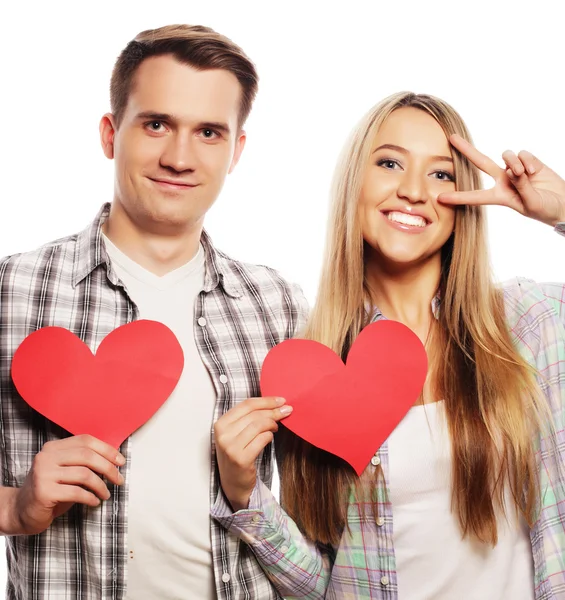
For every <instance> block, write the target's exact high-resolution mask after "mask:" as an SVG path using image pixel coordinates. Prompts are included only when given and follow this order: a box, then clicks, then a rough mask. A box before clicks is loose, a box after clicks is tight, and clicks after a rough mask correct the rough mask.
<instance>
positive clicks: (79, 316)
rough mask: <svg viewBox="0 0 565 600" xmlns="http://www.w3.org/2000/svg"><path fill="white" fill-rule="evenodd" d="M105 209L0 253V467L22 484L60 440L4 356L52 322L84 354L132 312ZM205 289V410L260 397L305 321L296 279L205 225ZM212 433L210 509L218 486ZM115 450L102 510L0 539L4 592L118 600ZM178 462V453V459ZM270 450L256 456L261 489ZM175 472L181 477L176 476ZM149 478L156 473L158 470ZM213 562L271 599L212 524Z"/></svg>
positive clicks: (121, 521) (121, 543)
mask: <svg viewBox="0 0 565 600" xmlns="http://www.w3.org/2000/svg"><path fill="white" fill-rule="evenodd" d="M109 206H110V205H109V204H107V205H105V206H104V207H103V208H102V210H101V212H100V213H99V215H98V216H97V218H96V220H95V221H94V222H93V223H92V224H91V226H90V227H88V229H86V230H85V231H83V232H82V233H80V234H78V235H75V236H71V237H68V238H65V239H62V240H58V241H56V242H53V243H51V244H47V245H45V246H43V247H41V248H39V249H38V250H36V251H34V252H29V253H25V254H19V255H15V256H11V257H8V258H5V259H3V260H2V261H0V328H1V334H0V394H1V395H0V475H1V477H2V484H3V485H4V486H10V487H19V486H21V485H22V484H23V482H24V479H25V478H26V475H27V473H28V472H29V470H30V467H31V464H32V461H33V458H34V456H35V454H37V452H39V451H40V449H41V447H42V446H43V444H44V443H45V442H47V441H48V440H52V439H58V438H61V437H64V436H65V435H68V434H66V433H65V432H64V431H63V430H61V429H60V428H59V427H57V426H56V425H54V424H53V423H51V422H49V421H47V420H46V419H44V418H43V417H42V416H40V415H39V414H38V413H36V412H35V411H33V410H32V409H31V408H29V407H28V406H27V404H25V402H24V401H23V400H22V399H21V398H20V396H19V395H18V393H17V392H16V390H15V388H14V385H13V383H12V380H11V377H10V366H11V361H12V356H13V354H14V352H15V350H16V349H17V347H18V346H19V344H20V343H21V342H22V340H23V339H24V338H25V337H26V336H27V335H29V334H30V333H31V332H33V331H35V330H36V329H39V328H41V327H46V326H49V325H57V326H60V327H66V328H67V329H69V330H71V331H72V332H73V333H75V334H76V335H78V336H79V337H80V338H81V339H82V340H83V341H84V342H85V343H86V344H88V346H89V347H90V348H91V350H92V351H95V350H96V348H97V347H98V345H99V344H100V342H101V341H102V339H103V338H104V337H105V336H106V335H107V334H108V333H110V332H111V331H113V330H114V329H115V328H116V327H119V326H120V325H124V324H125V323H128V322H130V321H132V320H135V319H136V317H137V308H136V306H135V305H134V303H133V302H132V301H131V299H130V298H129V297H128V295H127V293H126V291H125V289H124V288H123V286H122V285H121V283H120V281H119V280H118V278H117V277H116V275H115V273H114V272H113V270H112V267H111V265H110V263H109V260H108V257H107V255H106V251H105V248H104V245H103V242H102V239H101V231H100V226H101V224H102V223H103V222H104V220H105V218H106V217H107V215H108V211H109ZM202 244H203V246H204V249H205V253H206V276H205V284H204V290H203V292H201V294H200V295H199V297H198V299H197V302H196V305H195V314H194V315H187V318H194V319H195V335H196V343H197V345H198V349H199V351H200V356H201V358H202V361H203V362H204V364H205V365H206V367H207V369H208V371H209V373H210V376H211V378H212V381H213V383H214V386H215V389H216V395H217V400H216V407H215V413H214V418H215V419H217V418H219V417H220V416H221V415H222V414H224V413H225V412H226V411H228V410H229V409H230V408H232V407H233V406H235V405H236V404H237V403H238V402H240V401H242V400H244V399H245V398H249V397H254V396H259V395H260V393H259V383H258V382H259V374H260V368H261V363H262V361H263V359H264V357H265V355H266V353H267V352H268V351H269V349H270V348H272V347H273V346H274V345H275V344H277V343H279V342H281V341H283V340H284V339H286V338H289V337H292V336H293V335H294V334H295V332H297V330H298V329H299V328H300V327H301V326H302V325H303V324H304V321H305V319H306V314H307V306H306V301H305V299H304V296H303V294H302V292H301V290H300V289H299V288H298V287H295V286H291V285H289V284H288V283H287V282H286V281H284V279H282V278H281V277H280V276H279V275H278V274H277V273H276V272H275V271H273V270H271V269H268V268H266V267H261V266H255V265H248V264H243V263H240V262H237V261H234V260H232V259H230V258H229V257H227V256H226V255H224V254H222V253H220V252H218V251H217V250H216V249H214V247H213V246H212V244H211V241H210V239H209V238H208V236H207V235H206V234H205V233H204V234H203V236H202ZM210 425H211V436H212V472H211V477H210V506H211V507H212V506H213V505H214V503H215V501H216V499H217V497H218V494H221V490H220V489H219V478H218V472H217V467H216V459H215V450H214V443H213V431H212V424H210ZM121 452H122V453H123V454H124V455H125V457H126V459H127V463H126V465H125V466H124V467H123V468H122V473H123V475H124V477H125V483H124V485H122V486H120V487H116V486H114V487H111V489H110V492H111V494H112V496H111V499H110V500H108V501H106V502H103V503H102V505H101V506H100V507H97V508H90V507H86V506H82V505H74V506H73V508H72V509H71V510H70V511H69V512H68V513H66V514H65V515H63V516H61V517H60V518H58V519H56V520H55V521H54V522H53V524H52V526H51V527H50V528H49V529H48V530H47V531H45V532H44V533H42V534H40V535H35V536H15V537H9V538H7V540H6V541H7V554H8V591H7V598H8V599H9V600H16V599H17V600H52V599H55V598H56V599H57V600H95V599H96V600H121V599H122V598H124V597H125V593H126V586H127V560H126V555H127V530H128V523H127V505H128V472H129V463H130V452H129V444H128V441H126V442H125V443H124V444H123V446H122V448H121ZM177 458H178V460H179V467H180V465H182V457H177ZM272 467H273V448H272V447H271V446H269V447H268V448H267V449H266V450H265V451H264V452H263V453H262V455H261V456H260V457H259V459H258V472H259V476H260V477H261V479H262V480H263V481H264V482H265V483H266V484H267V485H270V482H271V477H272ZM179 477H190V473H182V471H180V470H179ZM155 481H156V484H157V485H158V474H155ZM210 528H211V542H212V553H213V564H214V573H215V581H216V589H217V594H218V598H219V599H221V600H239V599H242V600H243V599H244V598H245V599H246V600H255V599H256V600H270V599H273V600H274V599H276V598H280V596H279V595H278V594H277V593H276V592H275V590H274V588H273V587H272V586H271V584H270V583H269V581H268V579H267V577H266V576H265V574H264V573H263V571H262V570H261V568H260V567H259V565H258V564H257V562H256V560H255V558H254V556H253V554H252V552H251V550H250V549H249V547H248V546H247V544H245V543H243V542H240V541H239V540H238V539H237V538H236V537H235V536H234V535H233V534H230V533H229V532H227V531H226V530H225V529H224V528H223V527H222V526H221V525H219V524H218V523H217V522H216V521H215V520H213V519H211V520H210Z"/></svg>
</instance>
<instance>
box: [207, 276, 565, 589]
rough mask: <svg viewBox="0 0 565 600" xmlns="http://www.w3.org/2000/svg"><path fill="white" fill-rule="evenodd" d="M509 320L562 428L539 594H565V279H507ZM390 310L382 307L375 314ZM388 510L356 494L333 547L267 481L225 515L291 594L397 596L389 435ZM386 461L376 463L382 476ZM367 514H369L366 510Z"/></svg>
mask: <svg viewBox="0 0 565 600" xmlns="http://www.w3.org/2000/svg"><path fill="white" fill-rule="evenodd" d="M504 297H505V305H506V315H507V322H508V326H509V328H510V330H511V333H512V336H513V339H514V342H515V344H516V346H517V348H518V349H519V351H520V353H521V354H522V356H523V357H524V358H525V359H526V360H527V361H528V362H529V364H530V365H532V366H533V367H535V369H536V370H537V372H538V374H539V375H538V382H539V385H540V386H541V389H542V392H543V393H544V395H545V397H546V398H547V402H548V405H549V407H550V410H551V414H552V423H551V425H552V427H553V428H554V433H553V435H547V436H544V435H541V436H540V438H539V439H538V440H537V445H536V449H537V464H538V469H539V477H540V484H541V492H542V493H541V511H540V514H539V518H538V519H537V522H536V523H535V525H534V527H533V529H532V530H531V533H530V539H531V546H532V554H533V561H534V574H535V576H534V579H535V581H534V587H535V598H536V600H565V466H564V465H565V285H561V284H545V285H538V284H536V283H535V282H533V281H529V280H526V279H516V280H513V281H512V282H510V283H508V284H506V285H505V286H504ZM382 318H384V317H383V315H382V314H381V313H380V312H377V314H376V315H375V319H374V320H378V319H382ZM377 455H378V457H379V459H380V465H381V467H382V469H383V474H384V482H383V478H379V479H378V481H379V483H378V488H377V493H378V509H379V518H378V519H375V517H374V516H373V512H372V507H371V505H370V504H366V505H365V507H364V508H365V511H364V512H363V510H362V509H361V508H360V505H359V503H356V502H354V501H352V502H351V503H350V504H349V507H348V523H349V529H350V531H349V532H348V531H347V529H346V530H345V531H344V533H343V536H342V538H341V542H340V544H339V547H337V548H333V549H331V550H330V552H326V551H323V550H322V549H321V548H318V547H316V546H315V545H313V544H312V543H310V542H309V541H308V540H306V539H305V538H304V537H303V536H302V534H301V533H300V531H299V530H298V528H297V527H296V524H295V523H294V522H293V521H292V520H291V519H290V518H289V517H288V516H287V515H286V513H285V512H284V511H283V510H282V509H281V507H280V506H279V504H278V503H277V501H276V500H275V498H274V497H273V495H272V494H271V492H270V491H269V489H268V488H267V486H265V485H263V484H261V482H259V483H258V485H257V486H256V488H255V490H254V492H253V494H252V497H251V501H250V504H249V509H248V510H243V511H239V512H237V513H232V511H231V510H230V508H229V506H228V505H227V504H226V502H225V501H223V500H221V499H220V500H219V501H218V503H217V505H216V506H215V509H214V515H215V517H216V518H217V519H218V520H219V521H220V522H221V523H222V524H223V525H224V526H225V527H226V528H227V529H228V530H229V531H230V532H232V533H233V534H234V535H238V536H239V537H240V538H241V539H242V540H244V541H246V542H247V543H248V544H249V547H250V548H251V549H252V550H253V552H254V553H255V555H256V556H257V558H258V560H259V561H260V563H261V564H262V565H263V568H264V569H265V571H266V572H267V574H268V575H269V578H270V579H271V581H272V582H273V583H274V584H275V585H276V587H277V589H278V590H279V591H280V593H281V594H282V595H283V596H284V597H285V598H287V599H290V598H301V599H303V600H315V599H319V598H328V599H331V600H362V599H367V600H369V599H372V600H397V599H398V584H397V573H396V563H395V554H394V543H393V507H392V505H391V503H390V500H389V499H390V493H387V492H389V490H388V481H389V466H388V449H387V444H386V443H385V444H383V446H382V447H381V448H380V450H379V451H378V453H377ZM376 468H377V467H375V466H373V465H369V467H368V469H367V473H368V474H370V475H374V471H375V469H376ZM363 515H365V516H363Z"/></svg>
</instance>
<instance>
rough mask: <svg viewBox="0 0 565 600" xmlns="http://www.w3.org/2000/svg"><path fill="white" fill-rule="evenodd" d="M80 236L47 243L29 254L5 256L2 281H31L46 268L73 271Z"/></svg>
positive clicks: (1, 262)
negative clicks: (7, 279)
mask: <svg viewBox="0 0 565 600" xmlns="http://www.w3.org/2000/svg"><path fill="white" fill-rule="evenodd" d="M77 239H78V234H73V235H68V236H65V237H63V238H59V239H56V240H53V241H51V242H47V243H46V244H43V245H41V246H39V247H38V248H35V249H34V250H29V251H27V252H20V253H17V254H11V255H8V256H4V257H3V258H1V259H0V281H4V280H5V279H6V278H9V279H10V281H11V283H12V284H14V283H17V282H18V280H20V279H24V280H29V279H30V278H31V277H33V276H34V275H35V274H37V273H38V272H40V271H44V270H45V269H46V268H47V269H48V268H54V269H58V270H59V271H61V270H72V268H73V264H74V257H75V248H76V243H77Z"/></svg>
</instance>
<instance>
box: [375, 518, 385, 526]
mask: <svg viewBox="0 0 565 600" xmlns="http://www.w3.org/2000/svg"><path fill="white" fill-rule="evenodd" d="M384 524H385V520H384V518H383V517H379V518H378V519H377V525H378V526H379V527H382V526H383V525H384Z"/></svg>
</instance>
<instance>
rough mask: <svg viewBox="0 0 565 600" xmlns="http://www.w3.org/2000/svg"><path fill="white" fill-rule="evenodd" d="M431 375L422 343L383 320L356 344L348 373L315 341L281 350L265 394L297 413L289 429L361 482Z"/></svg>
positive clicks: (268, 366)
mask: <svg viewBox="0 0 565 600" xmlns="http://www.w3.org/2000/svg"><path fill="white" fill-rule="evenodd" d="M427 370H428V359H427V356H426V351H425V349H424V346H423V345H422V343H421V342H420V340H419V339H418V337H417V336H416V335H415V334H414V333H413V332H412V331H411V330H410V329H408V327H406V326H404V325H402V324H401V323H397V322H396V321H387V320H381V321H377V322H376V323H372V324H371V325H368V326H367V327H365V329H363V331H362V332H361V333H360V334H359V336H357V339H356V340H355V342H354V344H353V346H352V347H351V350H350V352H349V355H348V357H347V361H346V364H345V365H344V363H343V361H342V360H341V358H340V357H339V356H338V355H337V354H335V352H333V351H332V350H330V349H329V348H328V347H327V346H324V345H323V344H320V343H318V342H314V341H312V340H287V341H284V342H282V343H281V344H279V345H278V346H275V347H274V348H273V349H272V350H271V351H270V352H269V353H268V355H267V357H266V358H265V361H264V363H263V368H262V372H261V393H262V394H263V396H280V397H282V398H285V399H286V401H287V404H289V405H291V406H292V407H293V408H294V410H293V412H292V414H291V415H290V416H289V417H287V418H286V419H285V420H284V421H283V423H284V425H285V426H286V427H288V428H289V429H290V430H291V431H293V432H294V433H295V434H296V435H298V436H300V437H301V438H303V439H305V440H306V441H307V442H310V443H311V444H313V445H314V446H317V447H318V448H321V449H323V450H326V451H328V452H331V453H332V454H335V455H336V456H339V457H341V458H343V459H344V460H345V461H347V462H348V463H349V464H350V465H351V466H352V467H353V468H354V469H355V471H356V472H357V474H358V475H360V474H361V473H362V472H363V471H364V470H365V468H366V467H367V465H368V464H369V461H370V460H371V458H372V456H373V455H374V454H375V452H376V451H377V450H378V449H379V448H380V447H381V445H382V443H383V442H384V441H385V440H386V439H387V438H388V436H389V435H390V433H391V432H392V431H393V429H394V428H395V427H396V426H397V425H398V423H400V421H401V420H402V418H403V417H404V415H405V414H406V413H407V412H408V410H409V409H410V407H411V406H413V404H414V403H415V402H416V400H417V399H418V396H419V394H420V392H421V391H422V388H423V386H424V381H425V379H426V373H427Z"/></svg>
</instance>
